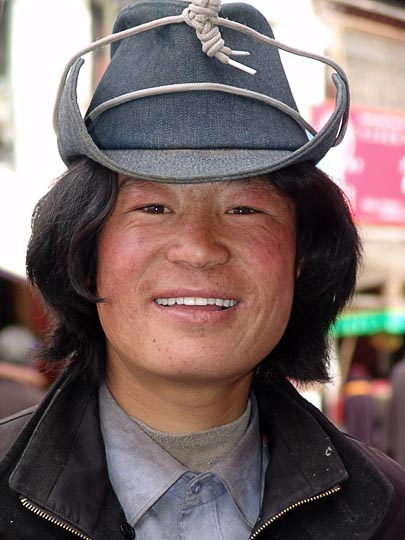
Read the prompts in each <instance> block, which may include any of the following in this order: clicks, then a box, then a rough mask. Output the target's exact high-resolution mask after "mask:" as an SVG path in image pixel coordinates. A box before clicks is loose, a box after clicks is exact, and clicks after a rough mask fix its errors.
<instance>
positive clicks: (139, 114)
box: [0, 0, 405, 540]
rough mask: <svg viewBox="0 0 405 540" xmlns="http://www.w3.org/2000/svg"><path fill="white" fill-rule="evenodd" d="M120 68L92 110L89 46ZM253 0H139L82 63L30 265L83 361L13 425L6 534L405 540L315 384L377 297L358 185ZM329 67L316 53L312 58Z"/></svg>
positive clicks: (402, 496)
mask: <svg viewBox="0 0 405 540" xmlns="http://www.w3.org/2000/svg"><path fill="white" fill-rule="evenodd" d="M107 43H111V44H112V45H111V61H110V63H109V66H108V68H107V70H106V72H105V74H104V76H103V78H102V79H101V81H100V83H99V85H98V86H97V88H96V90H95V93H94V96H93V99H92V101H91V103H90V106H89V109H88V111H87V113H86V115H85V117H84V118H82V116H81V113H80V110H79V107H78V105H77V102H76V85H77V80H78V77H79V72H80V68H81V65H82V63H83V60H82V59H81V58H80V56H81V55H82V54H85V53H86V52H89V51H91V50H95V49H97V48H98V47H100V46H102V45H105V44H107ZM278 48H282V49H284V50H286V51H289V52H293V53H294V52H295V53H296V52H297V51H294V50H292V49H290V48H289V47H288V46H286V45H283V44H280V43H278V42H276V41H275V40H274V38H273V35H272V31H271V29H270V27H269V25H268V23H267V21H266V20H265V19H264V17H263V16H262V15H261V14H260V13H259V12H258V11H257V10H255V9H254V8H252V7H251V6H249V5H247V4H226V5H224V6H223V7H222V8H221V6H220V2H219V0H211V1H209V0H194V1H193V2H191V3H188V2H181V1H178V0H173V1H172V0H140V1H138V2H136V3H134V4H133V5H131V6H128V7H127V8H125V9H123V10H122V11H121V12H120V14H119V15H118V17H117V20H116V24H115V26H114V32H113V34H112V36H110V37H108V38H106V39H104V40H102V41H100V42H96V43H95V44H93V45H92V46H90V47H89V48H88V49H86V50H85V51H82V52H81V53H79V54H78V56H77V58H76V59H73V61H72V62H71V63H69V65H68V66H67V69H66V71H65V73H64V75H63V77H62V83H61V91H60V93H59V95H58V99H57V106H56V113H55V126H56V131H57V135H58V143H59V149H60V152H61V156H62V157H63V159H64V161H65V163H66V165H67V171H66V173H64V174H63V175H62V176H61V177H60V178H59V179H58V181H57V182H56V183H55V184H54V186H53V188H52V189H51V190H50V191H49V193H47V194H46V195H45V197H44V198H43V199H42V200H41V201H40V202H39V203H38V205H37V207H36V210H35V212H34V217H33V231H32V238H31V241H30V245H29V250H28V257H27V268H28V276H29V278H30V280H31V282H32V284H33V285H34V286H35V287H36V288H37V289H38V291H39V292H40V294H41V295H42V297H43V300H44V302H45V304H46V306H47V308H48V309H49V310H50V312H51V314H52V315H53V326H52V328H51V329H50V333H49V336H48V340H47V341H46V343H45V345H44V348H43V350H42V351H41V355H42V357H45V358H47V359H48V360H49V361H50V362H51V361H63V362H64V371H63V374H62V375H61V377H60V379H59V380H58V381H57V382H56V383H55V385H54V386H53V387H52V388H51V389H50V391H49V393H48V394H47V396H46V397H45V399H44V400H43V402H42V403H41V404H40V406H39V407H38V408H37V409H36V410H28V411H24V412H22V413H21V414H18V415H16V416H15V417H13V418H9V419H6V420H3V421H2V423H1V425H0V455H2V456H3V458H2V461H1V462H0V508H1V512H0V537H1V539H2V540H3V539H4V540H19V539H24V540H26V539H28V540H29V539H30V540H38V539H39V538H40V539H41V540H47V539H52V540H68V539H69V540H72V539H73V538H82V539H85V540H115V539H116V540H118V539H119V538H126V539H134V538H136V539H138V540H150V539H155V538H162V539H167V540H191V539H193V540H194V539H195V538H199V539H201V540H208V539H209V540H216V539H218V540H248V539H252V540H253V539H256V538H257V539H258V540H266V539H270V538H271V539H273V538H278V539H280V540H293V539H294V540H295V539H297V538H299V539H303V540H310V539H311V540H332V539H333V540H347V539H351V538H357V539H359V540H372V539H373V540H402V538H403V531H404V530H405V507H404V505H405V503H404V500H405V473H404V471H402V469H401V468H400V467H399V466H398V465H397V464H395V463H394V462H393V461H391V460H390V459H389V458H387V457H386V456H384V455H382V454H381V453H379V452H377V451H376V450H374V449H372V448H370V447H367V446H366V445H364V444H362V443H361V442H359V441H356V440H354V439H350V438H349V437H347V436H346V435H345V434H343V433H341V432H340V431H339V430H338V429H336V428H335V427H334V426H333V425H331V424H330V423H329V422H328V420H327V419H326V418H325V417H324V416H323V415H322V414H321V413H320V412H319V411H318V410H317V409H315V408H314V407H312V406H311V405H310V404H309V403H308V402H306V401H305V400H304V399H303V398H302V397H301V396H300V394H299V393H297V392H296V390H295V389H294V386H293V385H292V384H291V383H290V380H293V381H296V382H297V383H300V382H301V383H308V382H312V383H313V382H316V381H318V382H323V381H326V380H328V331H329V327H330V325H331V324H332V323H333V321H334V320H335V319H336V317H337V315H338V314H339V313H340V311H341V310H342V309H343V307H344V306H345V305H346V303H347V302H348V301H349V299H350V297H351V295H352V294H353V291H354V288H355V282H356V273H357V269H358V264H359V254H360V243H359V237H358V234H357V231H356V228H355V226H354V224H353V221H352V217H351V214H350V209H349V207H348V205H347V202H346V199H345V196H344V194H343V193H342V192H341V191H340V189H339V188H338V187H337V185H336V184H335V183H334V182H332V180H331V179H329V178H328V177H327V176H326V175H325V174H324V173H323V172H321V171H320V170H319V169H318V168H317V167H316V163H317V162H318V161H319V160H320V159H321V158H322V157H323V156H324V155H325V154H326V152H327V151H328V150H329V149H330V147H331V146H333V145H335V144H338V143H339V142H340V140H341V139H342V137H343V135H344V131H345V128H346V124H347V118H348V103H349V93H348V84H347V80H346V77H345V74H344V72H343V71H342V70H341V68H340V67H339V66H338V65H336V64H335V63H334V62H332V61H331V60H328V59H326V58H323V57H316V59H317V60H321V61H323V62H325V63H326V64H328V65H329V66H331V67H332V68H333V69H334V70H335V73H334V75H333V83H334V85H335V88H336V106H335V110H334V112H333V114H332V116H331V118H330V119H329V120H328V121H327V123H326V125H325V126H324V127H323V128H322V129H321V130H320V131H319V132H318V133H317V132H316V131H315V130H313V128H312V127H311V126H310V125H309V124H308V123H307V122H306V121H305V120H304V119H303V118H302V117H301V116H300V114H299V113H298V110H297V108H296V105H295V102H294V98H293V96H292V94H291V90H290V87H289V85H288V82H287V79H286V76H285V73H284V70H283V67H282V64H281V61H280V57H279V54H278V50H277V49H278ZM298 54H303V55H306V56H309V57H312V56H311V55H309V54H307V53H303V52H302V51H298Z"/></svg>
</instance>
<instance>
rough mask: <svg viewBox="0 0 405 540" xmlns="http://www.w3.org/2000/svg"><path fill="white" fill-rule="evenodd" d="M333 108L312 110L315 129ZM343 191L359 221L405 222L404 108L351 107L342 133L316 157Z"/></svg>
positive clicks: (326, 105)
mask: <svg viewBox="0 0 405 540" xmlns="http://www.w3.org/2000/svg"><path fill="white" fill-rule="evenodd" d="M331 112H332V105H331V104H329V103H325V104H322V105H319V106H316V107H314V108H313V109H312V124H313V126H314V127H315V129H319V128H320V127H321V126H322V125H324V123H325V121H326V120H327V118H329V116H330V114H331ZM319 166H320V168H321V169H323V170H325V171H326V172H327V173H328V174H330V175H331V176H332V178H333V179H334V180H336V182H337V183H338V184H339V185H340V186H341V188H342V189H343V191H344V192H345V193H346V195H347V196H348V198H349V200H350V202H351V205H352V208H353V212H354V215H355V217H356V219H357V221H358V222H361V223H366V224H370V225H403V226H405V111H404V112H402V113H396V112H387V111H382V110H377V109H369V108H366V107H359V106H352V107H351V112H350V121H349V126H348V130H347V133H346V137H345V139H344V140H343V142H342V143H341V144H340V145H339V146H337V147H336V148H334V149H332V150H331V151H330V152H329V153H328V155H327V156H326V157H325V158H324V159H323V160H322V161H321V162H320V164H319Z"/></svg>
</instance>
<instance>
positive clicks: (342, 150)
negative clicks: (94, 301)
mask: <svg viewBox="0 0 405 540" xmlns="http://www.w3.org/2000/svg"><path fill="white" fill-rule="evenodd" d="M128 3H129V2H128V0H125V1H124V2H123V1H119V0H35V2H34V1H33V0H0V331H1V330H7V331H8V333H10V332H9V331H10V327H11V330H12V331H11V335H12V336H13V335H14V338H9V340H10V339H11V342H12V343H13V342H14V343H15V344H17V343H20V342H22V338H21V337H18V332H17V330H19V331H20V336H22V333H21V332H23V331H28V332H29V337H30V339H31V341H29V339H26V341H24V343H26V344H27V343H28V345H27V346H26V349H25V353H22V356H23V358H21V354H20V357H19V359H18V360H17V361H15V359H14V360H13V359H12V355H11V357H10V354H9V352H8V353H7V352H2V349H1V347H0V378H1V377H3V378H5V379H7V380H18V382H19V383H21V384H23V385H28V384H31V385H34V386H36V388H39V389H40V391H41V392H42V391H43V390H46V388H47V386H48V385H49V384H50V383H51V382H52V380H53V378H54V376H55V374H54V373H53V374H46V373H45V374H44V367H43V366H41V363H40V362H38V361H37V362H36V363H33V362H32V361H31V360H30V354H29V351H30V350H35V347H36V346H37V345H38V343H40V341H41V339H42V338H43V336H44V333H45V332H46V328H47V325H48V323H49V321H48V318H47V315H46V313H45V312H44V310H43V309H42V307H41V304H40V302H39V301H38V299H37V298H36V297H35V296H34V295H33V294H32V292H31V291H30V290H29V288H28V286H27V283H26V281H25V250H26V245H27V242H28V238H29V234H30V217H31V213H32V210H33V207H34V204H35V202H36V201H37V200H38V199H39V197H40V196H41V195H42V194H44V193H45V192H46V191H47V189H48V188H49V186H50V185H51V183H52V181H53V179H54V178H56V177H57V176H58V175H59V174H60V173H61V172H63V170H64V165H63V163H62V162H61V160H60V158H59V155H58V152H57V147H56V139H55V135H54V132H53V130H52V111H53V105H54V99H55V95H56V91H57V86H58V82H59V79H60V76H61V74H62V71H63V68H64V66H65V65H66V64H67V62H68V60H69V58H70V57H71V56H72V55H73V54H74V53H75V52H76V51H78V50H79V49H81V48H82V47H84V46H86V45H87V44H88V43H90V42H91V41H94V40H96V39H98V38H100V37H103V36H105V35H107V34H109V33H110V32H111V28H112V24H113V20H114V18H115V16H116V13H117V12H118V10H119V9H120V8H122V7H123V6H124V5H127V4H128ZM250 3H251V4H253V5H255V6H256V7H258V8H259V9H260V10H261V11H262V12H263V13H264V14H265V16H266V17H267V18H268V19H269V21H270V23H271V25H272V27H273V30H274V33H275V35H276V38H277V39H278V40H280V41H284V42H286V43H288V44H289V45H292V46H295V47H297V48H301V49H305V50H309V51H312V52H315V53H320V54H325V55H327V56H330V57H332V58H333V59H334V60H336V61H337V62H338V63H340V64H341V66H342V67H343V68H344V69H345V71H346V72H347V74H348V76H349V81H350V84H351V95H352V108H351V115H350V124H349V129H348V132H347V136H346V139H345V141H344V142H343V144H342V145H340V146H339V147H337V148H336V149H334V150H332V151H331V152H330V153H329V154H328V156H327V157H326V158H325V159H324V160H323V161H322V162H321V163H320V167H321V168H323V169H324V170H325V171H326V172H327V173H329V174H330V175H331V176H332V177H333V179H334V180H335V181H336V182H337V183H338V184H339V185H340V186H341V187H342V189H343V190H344V191H345V193H346V194H347V196H348V198H349V200H350V203H351V205H352V209H353V214H354V217H355V219H356V221H357V223H358V226H359V228H360V230H361V234H362V237H363V240H364V249H365V259H364V264H363V268H362V272H361V276H360V280H359V283H358V287H357V291H356V295H355V297H354V299H353V302H352V304H351V306H350V307H349V308H348V309H347V310H346V311H345V312H344V313H343V314H342V315H341V317H340V318H339V320H338V321H337V323H336V324H335V326H334V327H333V328H331V347H332V357H333V362H332V366H331V372H332V376H333V381H332V383H331V384H329V385H325V386H323V387H322V388H316V389H311V388H306V389H301V390H302V392H303V393H305V394H306V396H307V397H308V398H309V399H310V400H312V401H313V402H314V403H315V404H316V405H317V406H318V407H320V408H321V409H322V410H323V411H324V412H325V413H326V414H327V415H328V416H329V417H330V418H331V420H332V421H334V422H335V423H336V424H338V425H340V427H342V428H343V429H345V430H347V431H349V432H351V433H352V434H354V435H357V436H359V437H361V438H363V439H364V440H367V441H368V442H370V443H372V444H374V445H376V446H378V447H379V448H381V449H382V450H383V451H385V452H387V453H389V454H391V455H393V456H394V457H395V458H396V459H397V460H399V461H402V463H403V464H404V465H405V420H402V418H405V368H404V367H403V366H404V363H405V360H404V358H405V0H353V1H349V0H251V1H250ZM282 59H283V62H284V65H285V69H286V71H287V75H288V77H289V80H290V83H291V86H292V89H293V94H294V95H295V97H296V101H297V104H298V106H299V109H300V111H301V113H302V115H303V116H304V117H306V118H307V119H308V120H309V121H310V122H311V123H312V124H313V125H314V126H315V127H320V126H321V125H322V124H323V123H324V122H325V120H326V118H327V117H328V115H329V114H330V112H331V110H332V107H333V85H332V83H331V78H330V72H329V69H328V68H326V67H325V66H323V65H318V63H317V62H314V61H310V60H305V59H302V58H299V57H295V56H293V55H289V54H286V53H282ZM107 61H108V49H107V48H105V49H102V50H100V51H98V52H97V53H95V54H92V55H89V56H86V57H85V67H84V68H83V69H82V74H81V79H80V87H79V102H80V105H81V107H82V108H83V110H85V109H86V107H87V104H88V102H89V96H90V95H91V93H92V91H93V90H94V87H95V85H96V84H97V81H98V80H99V78H100V76H101V74H102V72H103V70H104V68H105V65H106V63H107ZM151 69H153V66H151ZM16 327H17V330H16ZM16 332H17V333H16ZM16 336H17V337H16ZM25 337H27V336H25ZM13 339H14V341H13ZM2 354H3V357H1V355H2ZM7 354H8V356H7ZM6 356H7V358H6ZM14 356H15V355H14ZM10 358H11V359H10ZM11 364H13V366H14V367H12V368H11V371H10V365H11ZM16 365H17V371H16V369H15V366H16ZM22 368H23V369H22ZM24 370H25V371H24ZM27 370H28V371H27ZM27 373H28V375H27ZM38 373H39V374H40V375H41V377H42V378H38V377H37V375H38ZM27 376H28V378H26V377H27ZM31 376H33V378H32V379H31V378H30V377H31ZM1 388H2V387H1V386H0V392H3V390H2V389H1ZM3 395H5V394H4V393H3ZM32 399H33V400H34V401H35V399H39V397H38V396H37V397H34V396H33V398H32ZM15 407H16V408H18V407H20V403H17V401H16V404H15ZM20 408H21V407H20ZM1 415H2V412H1V410H0V416H1Z"/></svg>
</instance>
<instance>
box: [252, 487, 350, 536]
mask: <svg viewBox="0 0 405 540" xmlns="http://www.w3.org/2000/svg"><path fill="white" fill-rule="evenodd" d="M341 489H342V488H341V486H335V487H334V488H332V489H329V490H328V491H324V492H323V493H320V494H319V495H314V496H313V497H309V498H308V499H302V500H301V501H298V502H296V503H294V504H292V505H291V506H288V507H287V508H284V510H282V511H281V512H279V513H278V514H276V515H275V516H273V517H272V518H271V519H270V520H269V521H266V523H263V525H262V526H261V527H260V528H259V529H257V531H256V532H255V533H253V534H252V535H251V536H250V537H249V540H254V539H255V538H256V537H257V536H258V535H259V534H261V533H262V532H263V531H264V530H265V529H267V527H270V525H273V523H274V522H275V521H277V520H278V519H280V518H281V517H283V516H284V515H285V514H287V513H288V512H291V510H295V509H296V508H298V507H300V506H303V505H304V504H307V503H311V502H314V501H319V500H320V499H324V498H325V497H329V496H330V495H333V494H334V493H337V492H338V491H340V490H341Z"/></svg>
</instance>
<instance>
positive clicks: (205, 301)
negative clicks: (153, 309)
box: [155, 296, 238, 308]
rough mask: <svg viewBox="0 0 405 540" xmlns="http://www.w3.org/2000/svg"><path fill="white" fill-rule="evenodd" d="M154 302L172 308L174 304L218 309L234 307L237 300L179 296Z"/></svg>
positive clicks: (158, 299)
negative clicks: (215, 307) (216, 307)
mask: <svg viewBox="0 0 405 540" xmlns="http://www.w3.org/2000/svg"><path fill="white" fill-rule="evenodd" d="M155 302H156V303H157V304H159V305H160V306H174V305H175V304H177V305H179V306H182V305H185V306H214V305H215V306H218V307H224V308H229V307H234V306H236V304H237V303H238V302H237V300H229V299H228V300H223V299H222V298H202V297H201V296H184V297H183V296H179V297H178V298H156V300H155Z"/></svg>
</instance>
